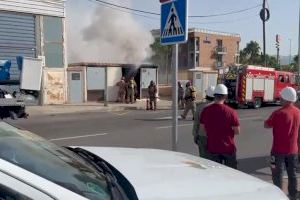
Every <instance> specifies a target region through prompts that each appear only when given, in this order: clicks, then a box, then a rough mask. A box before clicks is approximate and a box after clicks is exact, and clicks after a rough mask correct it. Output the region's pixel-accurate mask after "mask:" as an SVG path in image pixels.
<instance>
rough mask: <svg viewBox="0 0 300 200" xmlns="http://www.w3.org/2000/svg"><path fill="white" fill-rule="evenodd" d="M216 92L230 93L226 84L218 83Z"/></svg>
mask: <svg viewBox="0 0 300 200" xmlns="http://www.w3.org/2000/svg"><path fill="white" fill-rule="evenodd" d="M214 94H221V95H228V89H227V87H226V86H225V85H224V84H218V85H217V86H216V88H215V91H214Z"/></svg>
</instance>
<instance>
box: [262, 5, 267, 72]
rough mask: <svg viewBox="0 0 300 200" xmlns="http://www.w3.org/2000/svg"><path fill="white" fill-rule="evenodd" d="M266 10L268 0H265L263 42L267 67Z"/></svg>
mask: <svg viewBox="0 0 300 200" xmlns="http://www.w3.org/2000/svg"><path fill="white" fill-rule="evenodd" d="M265 10H266V0H263V15H264V19H263V42H264V47H263V49H264V64H265V67H267V57H266V20H265V17H266V14H265Z"/></svg>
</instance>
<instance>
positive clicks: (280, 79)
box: [278, 75, 284, 83]
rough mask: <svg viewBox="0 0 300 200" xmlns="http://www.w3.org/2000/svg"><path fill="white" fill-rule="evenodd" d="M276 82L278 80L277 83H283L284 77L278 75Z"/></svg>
mask: <svg viewBox="0 0 300 200" xmlns="http://www.w3.org/2000/svg"><path fill="white" fill-rule="evenodd" d="M278 80H279V82H281V83H284V76H283V75H279V76H278Z"/></svg>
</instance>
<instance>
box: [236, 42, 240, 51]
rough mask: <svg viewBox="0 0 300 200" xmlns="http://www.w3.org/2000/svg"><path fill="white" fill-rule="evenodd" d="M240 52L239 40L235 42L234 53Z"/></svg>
mask: <svg viewBox="0 0 300 200" xmlns="http://www.w3.org/2000/svg"><path fill="white" fill-rule="evenodd" d="M239 52H240V42H237V43H236V53H239Z"/></svg>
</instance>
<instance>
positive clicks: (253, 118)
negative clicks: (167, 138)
mask: <svg viewBox="0 0 300 200" xmlns="http://www.w3.org/2000/svg"><path fill="white" fill-rule="evenodd" d="M160 119H162V118H160ZM255 119H261V118H260V117H246V118H241V119H240V121H247V120H255ZM193 125H194V124H180V125H178V127H185V126H193ZM172 127H173V126H159V127H156V128H155V129H157V130H159V129H168V128H172Z"/></svg>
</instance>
